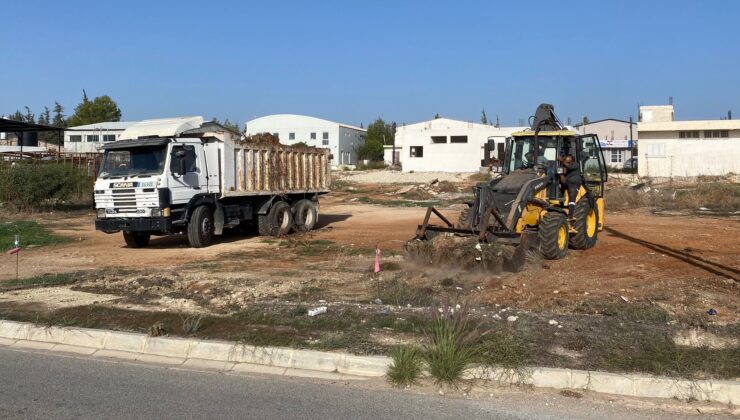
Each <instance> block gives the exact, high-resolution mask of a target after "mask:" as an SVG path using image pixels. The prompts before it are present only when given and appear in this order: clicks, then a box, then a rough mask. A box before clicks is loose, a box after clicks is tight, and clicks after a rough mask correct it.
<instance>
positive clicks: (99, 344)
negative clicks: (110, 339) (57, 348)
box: [62, 328, 108, 349]
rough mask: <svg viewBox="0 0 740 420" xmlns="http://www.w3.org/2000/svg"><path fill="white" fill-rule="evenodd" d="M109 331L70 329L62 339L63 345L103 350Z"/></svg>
mask: <svg viewBox="0 0 740 420" xmlns="http://www.w3.org/2000/svg"><path fill="white" fill-rule="evenodd" d="M107 335H108V331H105V330H91V329H89V328H68V329H66V331H65V334H64V336H63V337H62V344H68V345H71V346H83V347H93V348H96V349H102V348H103V343H105V338H106V336H107Z"/></svg>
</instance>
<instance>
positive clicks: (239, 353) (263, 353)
mask: <svg viewBox="0 0 740 420" xmlns="http://www.w3.org/2000/svg"><path fill="white" fill-rule="evenodd" d="M293 351H294V350H292V349H286V348H280V347H255V346H244V345H237V346H236V347H234V351H233V352H232V357H231V361H233V362H237V363H252V364H256V365H269V366H278V367H285V368H287V367H291V362H290V361H291V359H292V357H293Z"/></svg>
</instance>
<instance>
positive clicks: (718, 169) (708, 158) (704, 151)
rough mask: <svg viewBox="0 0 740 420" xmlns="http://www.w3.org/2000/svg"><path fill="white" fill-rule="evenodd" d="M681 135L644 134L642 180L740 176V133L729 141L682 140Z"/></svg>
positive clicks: (640, 155) (731, 133)
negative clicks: (646, 178)
mask: <svg viewBox="0 0 740 420" xmlns="http://www.w3.org/2000/svg"><path fill="white" fill-rule="evenodd" d="M678 133H679V132H678V131H650V132H641V133H640V148H639V153H638V173H639V175H640V176H649V177H660V178H663V177H665V178H672V177H676V176H679V177H694V176H700V175H726V174H729V173H735V174H738V173H740V158H738V157H739V156H740V130H730V131H729V138H725V139H706V138H700V139H691V140H686V139H679V135H678Z"/></svg>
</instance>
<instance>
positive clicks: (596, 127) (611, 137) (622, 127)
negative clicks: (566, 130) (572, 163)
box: [575, 118, 638, 168]
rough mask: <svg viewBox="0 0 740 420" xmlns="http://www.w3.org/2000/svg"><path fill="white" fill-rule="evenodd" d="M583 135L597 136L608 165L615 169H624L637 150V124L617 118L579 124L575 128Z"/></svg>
mask: <svg viewBox="0 0 740 420" xmlns="http://www.w3.org/2000/svg"><path fill="white" fill-rule="evenodd" d="M575 128H576V129H577V131H578V132H579V133H581V134H596V135H597V136H599V143H601V148H602V149H603V150H604V159H606V164H607V165H608V166H611V167H614V168H622V167H624V163H625V162H626V161H627V160H629V159H630V158H632V151H633V150H635V149H636V148H637V139H638V134H637V123H635V122H632V121H624V120H619V119H616V118H606V119H603V120H598V121H591V122H588V123H587V124H578V125H576V127H575Z"/></svg>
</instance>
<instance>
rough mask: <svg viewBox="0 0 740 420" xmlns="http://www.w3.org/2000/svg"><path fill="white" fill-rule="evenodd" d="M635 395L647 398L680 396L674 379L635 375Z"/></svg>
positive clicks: (676, 381)
mask: <svg viewBox="0 0 740 420" xmlns="http://www.w3.org/2000/svg"><path fill="white" fill-rule="evenodd" d="M634 381H635V394H634V395H635V396H636V397H648V398H673V397H677V398H682V396H681V395H679V394H680V391H681V389H680V388H679V387H678V383H679V382H681V381H678V380H676V379H666V378H653V377H648V376H635V377H634Z"/></svg>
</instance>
